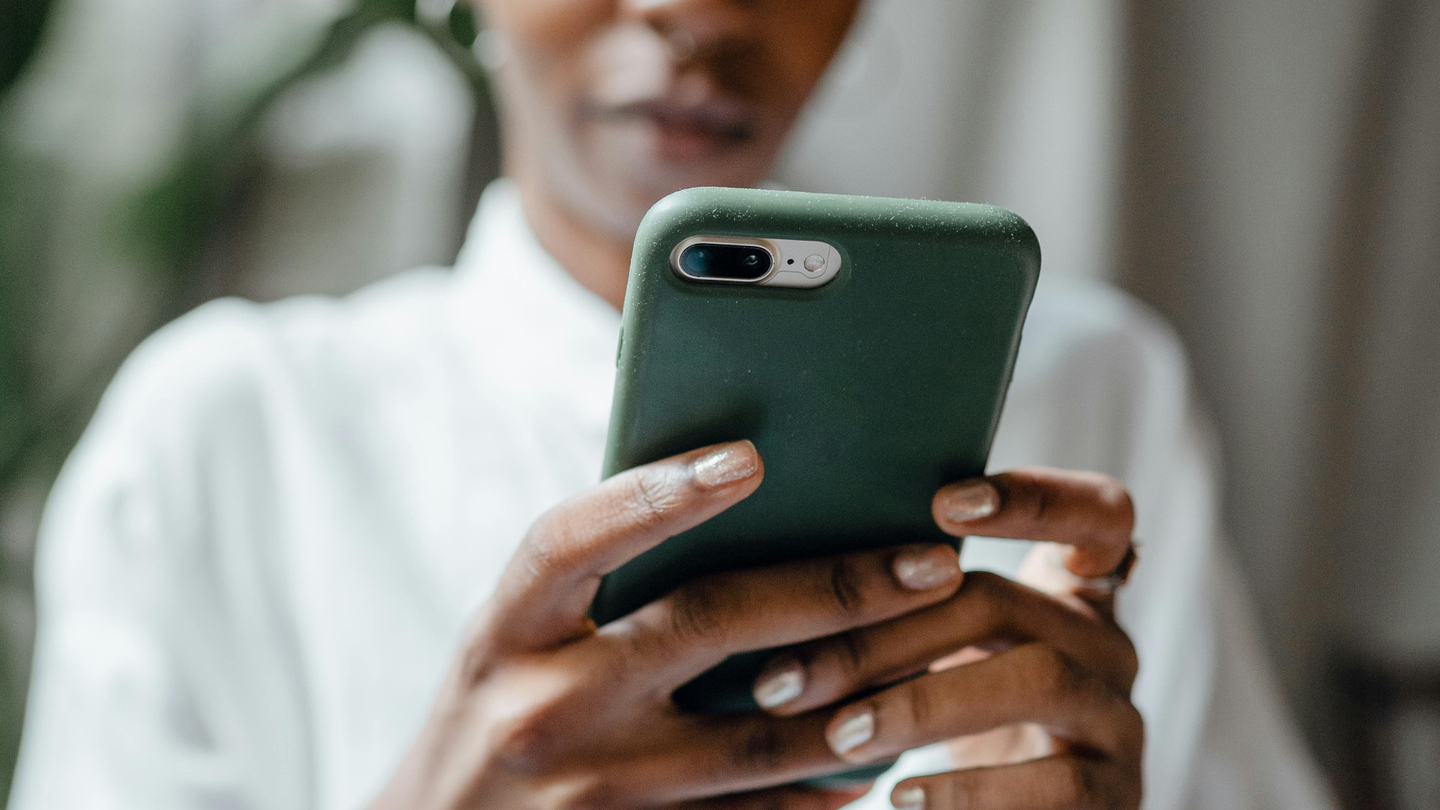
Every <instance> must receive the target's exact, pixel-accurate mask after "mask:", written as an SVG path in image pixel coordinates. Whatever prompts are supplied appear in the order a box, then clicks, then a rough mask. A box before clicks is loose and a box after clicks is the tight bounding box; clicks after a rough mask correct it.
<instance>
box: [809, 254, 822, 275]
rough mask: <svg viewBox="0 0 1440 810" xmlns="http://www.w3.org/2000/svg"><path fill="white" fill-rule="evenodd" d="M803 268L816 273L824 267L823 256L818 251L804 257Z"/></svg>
mask: <svg viewBox="0 0 1440 810" xmlns="http://www.w3.org/2000/svg"><path fill="white" fill-rule="evenodd" d="M805 269H806V270H809V271H810V272H812V273H818V272H820V271H821V270H824V269H825V257H824V256H821V255H820V254H819V253H813V254H811V255H809V256H807V257H805Z"/></svg>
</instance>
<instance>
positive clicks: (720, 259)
mask: <svg viewBox="0 0 1440 810" xmlns="http://www.w3.org/2000/svg"><path fill="white" fill-rule="evenodd" d="M774 263H775V260H774V258H773V257H772V256H771V255H770V251H768V250H766V249H765V248H762V247H759V246H758V245H723V244H711V243H702V244H697V245H691V246H690V247H687V248H685V249H684V250H683V251H681V252H680V269H681V270H682V271H683V272H684V273H685V275H687V276H691V277H693V278H708V279H717V280H722V281H758V280H759V279H762V278H764V277H765V276H766V274H768V273H769V272H770V267H771V265H773V264H774Z"/></svg>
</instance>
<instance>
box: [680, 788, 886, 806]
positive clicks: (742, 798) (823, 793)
mask: <svg viewBox="0 0 1440 810" xmlns="http://www.w3.org/2000/svg"><path fill="white" fill-rule="evenodd" d="M868 792H870V788H869V786H868V785H867V786H865V787H858V788H856V789H854V790H821V789H819V788H804V787H784V788H774V789H771V790H759V791H752V792H750V793H741V794H738V795H731V796H721V797H719V798H714V799H697V800H695V801H692V802H684V803H682V804H677V805H672V807H674V808H675V810H839V808H841V807H844V806H845V805H847V804H849V803H851V802H853V801H855V800H856V799H859V798H860V797H862V796H864V795H865V794H866V793H868Z"/></svg>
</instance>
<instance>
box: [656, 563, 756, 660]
mask: <svg viewBox="0 0 1440 810" xmlns="http://www.w3.org/2000/svg"><path fill="white" fill-rule="evenodd" d="M743 598H744V597H743V596H742V595H741V593H740V591H739V590H738V589H736V588H733V587H729V586H727V585H726V584H725V583H724V581H723V580H722V579H720V578H717V577H706V578H703V579H698V580H696V581H694V582H691V583H690V584H688V585H685V586H683V587H681V588H679V589H677V590H676V591H675V592H673V593H672V594H671V595H670V596H669V597H666V600H667V609H666V614H667V618H668V623H669V633H670V636H671V637H672V638H673V639H674V640H675V642H676V643H678V644H680V645H681V646H686V647H696V646H699V647H710V646H717V645H720V644H723V643H724V640H725V635H726V627H727V625H728V622H727V618H728V617H730V616H732V615H733V614H734V613H735V612H736V611H737V610H738V609H739V602H740V600H742V599H743Z"/></svg>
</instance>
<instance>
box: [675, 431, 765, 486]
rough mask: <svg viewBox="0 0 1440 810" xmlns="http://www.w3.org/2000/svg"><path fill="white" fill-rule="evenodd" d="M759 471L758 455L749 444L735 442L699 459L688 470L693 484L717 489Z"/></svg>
mask: <svg viewBox="0 0 1440 810" xmlns="http://www.w3.org/2000/svg"><path fill="white" fill-rule="evenodd" d="M759 469H760V455H759V454H758V453H756V452H755V445H753V444H751V443H750V442H735V443H734V444H729V445H726V446H725V447H723V448H721V449H719V450H716V451H715V452H713V453H711V454H710V455H708V456H705V457H704V458H701V459H699V460H698V461H696V462H695V463H694V465H692V466H691V468H690V474H691V475H692V476H693V477H694V479H695V483H697V484H699V485H700V486H702V487H706V488H709V489H719V488H720V487H724V486H729V485H730V484H733V483H735V482H736V481H743V480H745V479H746V478H749V477H750V476H752V475H754V474H755V473H756V472H757V471H759Z"/></svg>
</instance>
